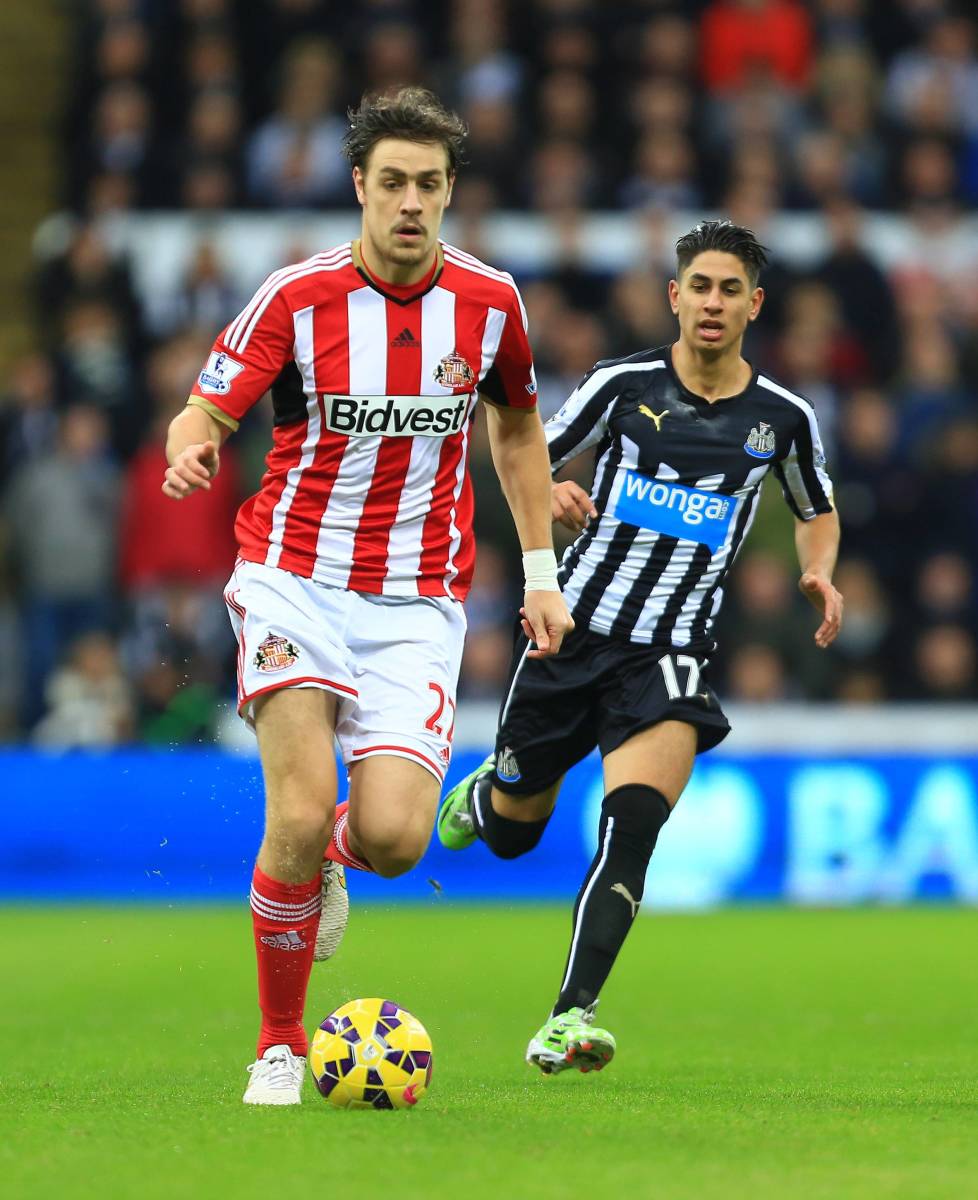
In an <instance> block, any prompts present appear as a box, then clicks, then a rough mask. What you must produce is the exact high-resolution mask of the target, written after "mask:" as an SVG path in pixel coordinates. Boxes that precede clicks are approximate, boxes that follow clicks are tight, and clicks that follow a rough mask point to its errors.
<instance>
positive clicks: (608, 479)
mask: <svg viewBox="0 0 978 1200" xmlns="http://www.w3.org/2000/svg"><path fill="white" fill-rule="evenodd" d="M676 249H677V258H678V266H677V271H676V278H675V279H674V280H672V281H671V282H670V284H669V300H670V304H671V306H672V310H673V312H674V313H675V314H676V316H677V318H678V320H679V338H678V340H677V341H676V342H675V343H674V344H673V345H672V346H666V347H663V348H661V349H658V350H643V351H641V352H639V353H638V354H634V355H632V356H631V357H629V358H625V359H617V360H611V361H605V362H600V363H598V364H597V366H595V367H594V368H593V370H592V371H591V372H590V373H589V374H588V375H587V376H586V377H585V379H584V380H583V382H582V383H581V384H580V386H579V387H578V388H577V390H576V391H575V392H574V394H573V395H572V396H571V397H570V398H569V399H568V401H567V403H566V404H565V405H564V406H563V408H562V409H561V410H560V411H559V412H558V413H557V414H556V416H554V417H553V418H552V419H551V421H550V422H549V423H548V425H547V440H548V443H549V448H550V458H551V464H552V469H553V471H554V473H556V472H557V471H558V470H559V469H560V468H561V467H562V466H563V465H564V464H565V463H567V462H569V461H570V460H571V459H573V458H576V457H577V456H578V455H579V454H581V453H583V452H585V451H588V450H592V449H593V451H594V455H595V469H594V484H593V487H592V488H591V492H590V495H589V494H588V493H587V492H585V491H584V490H583V489H582V488H581V487H579V486H578V485H577V484H576V483H573V482H569V481H568V482H563V483H557V484H554V486H553V516H554V519H555V520H559V521H560V522H561V523H562V524H564V525H566V526H568V527H569V528H571V529H573V530H575V531H578V537H577V540H576V541H575V542H574V544H573V545H572V546H571V547H570V548H569V549H568V551H567V553H566V554H565V555H564V559H563V563H562V565H561V570H560V584H561V587H562V590H563V593H564V597H565V599H566V601H567V604H568V607H569V609H570V611H571V614H572V616H573V618H574V621H575V625H576V627H575V630H574V632H573V633H572V634H571V635H570V636H569V637H568V638H565V640H564V644H563V647H562V649H561V652H560V654H559V655H558V656H557V657H556V658H549V659H538V658H532V657H528V652H529V650H530V648H531V646H532V642H531V641H530V639H529V634H530V632H531V631H530V629H529V627H528V626H527V624H526V621H525V620H524V621H523V623H522V631H521V634H520V635H519V636H518V637H517V645H516V652H515V654H514V659H513V666H512V668H511V673H510V678H509V686H508V690H507V694H506V698H505V700H504V702H503V706H502V710H501V712H500V718H499V728H498V731H497V739H496V749H495V753H494V754H493V755H492V756H491V757H490V758H489V759H487V760H486V762H485V763H484V764H483V765H482V767H480V768H479V770H478V771H476V772H475V773H474V774H473V775H470V776H469V777H468V778H467V779H465V780H463V781H462V783H460V784H459V785H458V786H457V787H456V788H454V789H453V790H452V791H451V792H449V793H448V795H447V796H446V798H445V802H444V804H443V806H442V810H441V814H440V816H439V822H438V833H439V837H440V839H441V841H442V842H443V844H445V845H446V846H448V847H449V848H452V849H462V848H464V847H465V846H467V845H470V844H471V843H472V842H473V841H474V840H475V839H476V838H481V839H482V840H483V841H484V842H486V844H487V845H488V846H489V848H490V849H491V850H492V851H493V852H494V853H495V854H496V855H498V856H499V857H501V858H515V857H517V856H519V855H521V854H525V853H526V852H527V851H529V850H531V849H533V847H534V846H535V845H536V844H537V842H538V841H539V840H540V837H541V835H542V834H543V831H544V828H545V827H546V824H547V820H548V818H549V816H550V814H551V812H552V811H553V807H554V803H555V801H556V798H557V792H558V790H559V788H560V783H561V780H562V779H563V776H564V775H565V773H566V772H567V771H568V770H569V768H570V767H572V766H573V765H574V764H575V763H576V762H578V761H580V760H581V759H582V758H584V757H585V756H586V755H587V754H588V753H590V751H591V750H593V749H594V748H595V746H597V747H598V748H599V749H600V752H601V755H602V759H603V766H604V781H605V797H604V802H603V805H602V811H601V825H600V836H599V844H598V851H597V853H596V855H595V857H594V860H593V862H592V864H591V867H590V869H589V871H588V873H587V876H586V877H585V879H584V882H583V884H582V886H581V889H580V892H579V894H578V897H577V903H576V905H575V908H574V926H573V935H572V939H571V945H570V951H569V954H568V960H567V967H566V971H565V973H564V978H563V982H562V983H561V985H560V989H559V995H558V998H557V1002H556V1004H555V1005H554V1008H553V1010H552V1012H551V1015H550V1017H549V1018H548V1020H547V1021H546V1022H545V1023H544V1025H543V1027H542V1028H541V1029H540V1030H539V1032H538V1033H537V1034H536V1036H535V1037H534V1038H533V1039H532V1040H531V1041H530V1045H529V1048H528V1050H527V1055H526V1057H527V1061H529V1062H532V1063H534V1064H536V1065H537V1066H539V1067H540V1068H541V1069H542V1070H543V1071H544V1072H546V1073H548V1074H549V1073H552V1072H556V1071H562V1070H565V1069H567V1068H568V1067H571V1066H576V1067H578V1068H579V1069H581V1070H584V1071H588V1070H591V1069H600V1068H601V1067H603V1066H604V1065H605V1064H606V1063H607V1062H608V1061H609V1060H610V1058H611V1056H612V1055H613V1054H614V1049H615V1042H614V1038H613V1037H612V1036H611V1034H610V1033H609V1032H608V1031H607V1030H604V1029H599V1028H597V1027H596V1026H595V1025H594V1021H593V1017H594V1005H595V1003H596V1001H597V997H598V993H599V992H600V990H601V987H602V986H603V984H604V982H605V980H606V978H607V976H608V973H609V972H610V970H611V967H612V965H613V964H614V961H615V958H616V957H617V955H618V952H619V950H620V949H621V946H622V944H623V942H624V940H625V937H626V935H627V933H628V930H629V928H630V927H631V924H632V921H633V920H634V918H635V915H636V913H637V912H638V908H639V904H640V902H641V899H642V894H643V890H644V886H645V877H646V871H647V869H648V865H649V860H650V859H651V856H652V852H653V850H654V848H655V843H656V838H657V837H658V834H659V830H660V829H661V828H662V826H663V824H664V823H665V821H666V820H667V818H668V816H669V813H670V812H671V810H672V808H673V807H674V806H675V804H676V802H677V801H678V799H679V797H680V795H681V793H682V791H683V789H684V788H685V786H686V783H687V781H688V780H689V776H690V773H691V771H692V768H693V760H694V758H695V756H696V754H698V753H701V752H702V751H705V750H709V749H711V748H712V747H713V746H716V745H717V744H718V743H719V742H720V741H722V739H723V738H724V737H725V736H726V735H727V733H728V732H729V730H730V726H729V724H728V722H727V719H726V717H725V716H724V714H723V712H722V710H721V708H720V705H719V703H718V701H717V698H716V696H715V695H714V693H713V691H712V689H711V687H710V685H709V682H708V669H709V656H710V654H711V653H712V652H713V649H714V642H713V640H712V638H711V629H712V626H713V622H714V619H715V617H716V614H717V612H718V611H719V608H720V605H721V603H722V600H723V584H724V580H725V578H726V575H727V571H728V570H729V569H730V566H731V564H732V563H733V560H734V558H735V557H736V555H737V551H738V550H739V548H740V546H741V544H742V542H743V540H744V538H745V537H746V535H747V533H748V531H749V529H750V526H751V522H752V521H753V519H754V514H755V512H756V510H757V504H758V500H759V498H760V490H761V484H762V483H763V481H764V479H765V477H766V476H767V474H768V473H769V472H772V471H773V473H774V475H775V477H776V478H777V480H778V482H779V484H780V485H781V490H782V492H783V494H784V498H785V501H786V502H787V504H788V507H789V509H790V510H791V512H792V514H793V516H794V518H795V545H796V547H797V552H798V561H799V564H800V567H801V577H800V581H799V585H800V588H801V591H802V592H803V594H804V595H805V596H806V597H807V598H808V599H809V600H810V601H811V602H812V604H813V605H814V606H815V608H816V609H817V610H818V612H819V614H820V617H821V620H820V623H819V625H818V628H817V630H816V632H815V641H816V643H817V644H818V645H819V646H820V647H823V648H824V647H826V646H829V645H830V644H831V643H832V641H833V640H834V639H835V637H836V635H837V634H838V631H839V626H840V622H841V619H842V597H841V596H840V595H839V593H838V592H837V591H836V589H835V588H834V587H833V586H832V572H833V569H834V567H835V560H836V555H837V552H838V545H839V521H838V517H837V515H836V512H835V509H834V508H833V505H832V485H831V482H830V480H829V478H828V476H827V474H826V472H825V459H824V456H823V454H822V447H821V442H820V439H819V433H818V424H817V422H816V419H815V412H814V409H813V408H812V406H811V404H810V403H809V402H808V401H807V400H805V399H804V398H803V397H802V396H798V395H796V394H795V393H794V392H791V391H789V390H788V389H787V388H785V387H782V386H781V385H780V384H778V383H776V382H774V381H773V380H772V379H769V378H768V377H766V376H765V375H762V374H760V373H758V372H757V371H756V370H755V369H754V368H753V367H752V366H751V365H750V363H748V362H747V361H746V360H745V359H744V358H743V356H742V353H741V348H742V344H743V338H744V333H745V331H746V329H747V325H748V322H750V321H753V320H755V318H756V317H757V315H758V313H759V312H760V309H761V304H762V302H763V299H764V293H763V290H762V289H761V288H760V287H758V275H759V273H760V269H761V267H762V266H763V265H764V262H765V261H766V260H765V254H764V249H763V247H761V246H760V245H759V243H758V242H757V239H756V238H755V237H754V235H753V233H752V232H751V231H750V230H748V229H744V228H741V227H739V226H736V225H732V224H731V223H730V222H728V221H704V222H702V223H701V224H699V225H697V226H696V228H695V229H693V230H691V231H690V232H689V233H687V234H686V235H685V236H684V237H682V238H680V240H679V242H678V244H677V247H676Z"/></svg>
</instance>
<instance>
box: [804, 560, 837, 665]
mask: <svg viewBox="0 0 978 1200" xmlns="http://www.w3.org/2000/svg"><path fill="white" fill-rule="evenodd" d="M798 587H799V589H800V590H801V594H802V595H803V596H805V597H806V599H808V600H809V601H811V603H812V604H813V605H814V607H815V608H816V609H818V611H819V612H820V613H821V614H822V624H821V625H819V627H818V629H817V630H816V631H815V645H816V646H818V647H820V649H822V650H824V649H825V648H826V646H831V645H832V643H833V642H834V641H835V639H836V638H837V637H838V635H839V630H840V629H841V628H842V593H841V592H838V591H836V589H835V588H834V587H833V586H832V584H831V583H830V582H829V581H828V580H827V579H826V578H825V577H824V576H822V575H815V574H813V573H812V572H806V573H805V574H804V575H802V577H801V579H800V580H799V581H798Z"/></svg>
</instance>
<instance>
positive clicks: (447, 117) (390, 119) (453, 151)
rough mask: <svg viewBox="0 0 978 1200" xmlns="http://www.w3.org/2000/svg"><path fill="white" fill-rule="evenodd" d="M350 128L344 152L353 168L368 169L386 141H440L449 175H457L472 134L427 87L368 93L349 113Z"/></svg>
mask: <svg viewBox="0 0 978 1200" xmlns="http://www.w3.org/2000/svg"><path fill="white" fill-rule="evenodd" d="M347 116H348V117H349V120H350V128H349V129H348V130H347V132H346V136H345V137H344V139H343V153H344V154H345V155H346V157H347V158H348V159H349V162H350V166H351V167H359V168H360V170H361V171H362V170H364V168H365V167H366V163H367V159H368V158H369V157H370V151H371V150H372V149H373V148H374V146H375V145H376V144H377V143H378V142H379V141H380V140H381V139H382V138H389V137H393V138H403V139H404V140H405V141H408V142H440V143H441V145H443V146H444V147H445V153H446V154H447V155H448V173H449V175H454V174H455V172H456V170H457V169H458V165H459V163H460V162H461V161H462V146H463V144H464V142H465V138H466V136H467V134H468V130H467V129H466V127H465V122H464V121H463V120H462V118H461V117H460V116H459V115H458V113H454V112H452V111H451V110H450V109H448V108H446V107H445V106H444V104H442V102H441V101H440V100H439V99H438V97H437V96H436V95H435V94H434V92H429V91H428V89H427V88H423V87H402V88H398V89H397V91H394V92H384V93H380V94H377V93H374V94H370V93H368V94H366V95H365V96H364V97H363V99H362V100H361V101H360V107H359V108H351V109H350V110H349V111H348V112H347Z"/></svg>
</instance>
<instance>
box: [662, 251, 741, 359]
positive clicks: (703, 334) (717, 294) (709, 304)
mask: <svg viewBox="0 0 978 1200" xmlns="http://www.w3.org/2000/svg"><path fill="white" fill-rule="evenodd" d="M763 301H764V291H763V289H762V288H759V287H755V288H752V287H751V285H750V280H749V279H748V278H747V271H746V269H745V267H744V264H743V263H742V262H741V261H740V259H739V258H738V257H737V256H736V255H735V254H726V253H724V252H723V251H721V250H704V251H703V253H702V254H697V256H696V257H695V258H694V259H693V261H692V262H691V263H690V264H689V266H688V267H687V268H686V270H685V271H683V273H682V275H681V277H680V278H679V279H678V280H676V279H672V280H670V281H669V303H670V304H671V305H672V311H673V312H674V313H675V314H676V316H677V317H678V318H679V332H680V334H681V336H682V338H683V341H685V342H686V344H687V345H688V346H690V347H691V348H692V349H694V350H696V351H698V352H700V353H707V354H722V353H723V352H724V351H727V350H731V349H735V352H736V353H737V354H739V353H740V343H741V340H742V339H743V336H744V330H745V329H746V328H747V325H748V323H749V322H750V321H753V320H754V318H755V317H756V316H757V314H758V313H759V312H760V311H761V304H762V303H763Z"/></svg>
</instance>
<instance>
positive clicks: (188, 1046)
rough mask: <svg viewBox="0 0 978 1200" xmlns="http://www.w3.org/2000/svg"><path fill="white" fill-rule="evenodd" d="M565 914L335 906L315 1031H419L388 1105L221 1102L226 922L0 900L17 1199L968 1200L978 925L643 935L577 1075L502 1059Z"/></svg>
mask: <svg viewBox="0 0 978 1200" xmlns="http://www.w3.org/2000/svg"><path fill="white" fill-rule="evenodd" d="M569 924H570V920H569V913H568V912H567V911H563V910H556V909H532V908H502V907H500V908H493V909H486V908H461V907H460V908H449V907H447V906H446V905H444V904H440V903H435V902H433V903H432V905H431V906H425V907H418V908H413V909H397V910H385V909H382V908H379V907H361V908H359V909H358V908H357V907H356V899H355V895H354V910H353V913H352V917H351V926H350V931H349V933H348V935H347V940H346V942H345V944H344V946H343V947H342V949H341V951H340V953H339V954H338V956H337V958H336V959H335V960H334V961H333V962H332V963H327V964H321V965H318V966H317V967H316V968H315V970H314V975H313V984H312V989H311V993H310V1004H309V1010H308V1015H309V1022H308V1023H309V1024H310V1025H313V1024H315V1023H316V1022H318V1020H319V1019H320V1017H321V1016H322V1015H325V1013H326V1012H328V1011H329V1010H330V1009H331V1008H333V1007H334V1006H335V1005H336V1004H338V1003H340V1002H342V1001H343V1000H347V999H351V998H352V997H354V996H358V995H361V996H370V995H385V996H386V995H390V996H391V998H393V999H395V1000H397V1001H398V1003H400V1004H402V1005H404V1006H405V1007H407V1008H410V1009H411V1010H412V1011H414V1012H415V1013H417V1015H418V1016H420V1017H421V1019H422V1020H423V1021H424V1022H425V1024H426V1025H427V1027H428V1029H429V1031H430V1033H431V1035H432V1038H433V1041H434V1047H435V1060H434V1061H435V1068H434V1076H433V1083H432V1089H431V1091H430V1092H429V1094H428V1095H427V1096H426V1097H425V1099H424V1100H423V1101H422V1103H421V1104H420V1105H419V1106H418V1108H417V1109H415V1110H412V1111H410V1112H393V1113H389V1112H377V1113H375V1112H350V1113H344V1112H337V1111H335V1110H333V1109H330V1108H328V1107H327V1105H326V1104H325V1103H324V1102H323V1101H321V1100H320V1099H319V1098H318V1096H317V1094H316V1092H315V1089H314V1087H313V1086H312V1083H311V1081H309V1082H308V1083H307V1086H306V1093H305V1103H304V1104H303V1106H302V1108H301V1109H279V1110H269V1109H252V1108H245V1107H244V1106H243V1105H242V1104H241V1093H242V1090H243V1088H244V1085H245V1082H246V1075H245V1072H244V1066H245V1064H246V1063H247V1062H249V1061H250V1059H251V1057H252V1053H253V1050H254V1038H255V1032H256V1028H257V1026H256V1015H255V1002H254V995H253V971H254V968H253V965H252V950H251V926H250V920H249V916H248V912H247V909H246V908H244V907H242V908H241V909H240V910H230V909H208V908H187V909H182V910H178V909H138V910H134V909H111V908H100V909H80V908H65V909H46V910H32V909H23V908H7V909H3V910H0V945H2V946H3V967H4V970H3V983H2V989H0V997H2V998H0V1015H2V1020H3V1029H4V1039H3V1042H4V1047H3V1055H2V1058H0V1129H2V1131H3V1135H4V1136H3V1138H2V1139H0V1193H2V1195H3V1196H4V1197H9V1198H11V1200H13V1198H15V1197H17V1198H19V1197H29V1198H31V1200H37V1198H40V1200H45V1198H46V1197H49V1196H50V1197H57V1198H58V1200H75V1198H76V1197H78V1198H82V1197H85V1198H88V1197H91V1198H93V1200H94V1198H96V1197H97V1198H98V1200H114V1198H115V1197H120V1198H123V1197H124V1198H129V1197H134V1198H135V1197H139V1198H141V1200H157V1198H160V1200H162V1198H163V1197H166V1198H167V1200H169V1198H172V1197H179V1198H183V1197H187V1198H191V1200H197V1198H198V1197H200V1198H210V1197H215V1198H217V1197H236V1198H240V1200H285V1198H286V1197H291V1196H294V1195H298V1194H300V1189H301V1194H303V1195H306V1196H308V1195H325V1196H332V1195H337V1196H340V1197H350V1198H351V1200H375V1198H377V1200H380V1198H381V1197H383V1198H384V1200H387V1198H388V1197H397V1198H398V1200H414V1198H416V1197H417V1198H420V1197H426V1198H428V1200H442V1198H443V1197H444V1198H445V1200H449V1198H452V1200H454V1198H455V1197H459V1198H464V1200H483V1198H486V1200H488V1198H490V1197H492V1200H499V1198H500V1197H503V1198H506V1197H513V1198H517V1200H520V1198H523V1197H528V1198H532V1200H538V1198H539V1200H550V1198H556V1197H561V1198H562V1197H576V1196H588V1195H591V1194H593V1193H597V1194H598V1195H599V1196H600V1197H602V1198H604V1197H613V1196H614V1197H633V1198H636V1200H644V1198H645V1197H655V1198H656V1200H672V1198H677V1200H678V1198H679V1197H682V1198H684V1200H685V1198H695V1200H714V1198H715V1200H740V1198H744V1200H746V1198H748V1197H749V1198H750V1200H767V1198H768V1197H771V1198H776V1200H782V1198H783V1200H823V1198H824V1200H850V1198H855V1197H859V1198H860V1200H862V1198H866V1200H886V1198H890V1197H892V1198H893V1200H897V1198H899V1200H918V1198H920V1200H923V1198H935V1200H937V1198H940V1200H952V1198H953V1200H966V1198H968V1197H972V1196H978V1036H976V1026H978V1021H976V1017H978V1006H976V998H978V956H976V953H975V950H976V947H978V913H976V912H974V911H959V910H958V911H955V910H910V911H849V912H786V911H781V910H760V911H732V912H723V913H716V914H710V915H704V916H654V917H645V916H643V917H642V918H640V919H639V920H638V921H637V923H636V925H635V928H634V929H633V932H632V934H631V937H630V940H629V942H628V945H627V946H626V949H625V954H624V957H623V960H622V961H621V962H620V964H619V966H618V969H617V973H616V974H615V975H614V976H613V977H612V980H611V981H610V983H609V985H608V986H607V988H606V989H605V994H604V997H603V999H602V1005H601V1019H602V1023H604V1024H606V1025H607V1026H608V1027H609V1028H610V1029H611V1030H612V1031H613V1032H614V1033H615V1034H616V1035H617V1037H618V1047H619V1049H618V1056H617V1058H616V1059H615V1061H614V1063H613V1064H612V1065H611V1067H609V1069H608V1070H606V1071H604V1072H603V1073H602V1074H600V1075H593V1074H592V1075H587V1076H581V1075H579V1074H576V1073H575V1074H573V1075H570V1074H564V1075H562V1076H560V1077H559V1078H550V1079H548V1078H545V1077H543V1076H540V1075H538V1074H536V1073H534V1072H532V1071H531V1069H530V1068H529V1067H527V1066H525V1065H524V1063H523V1061H522V1054H523V1050H524V1048H525V1045H526V1042H527V1040H528V1038H529V1037H530V1035H531V1034H532V1033H533V1032H535V1030H536V1027H537V1025H538V1024H539V1023H540V1021H541V1020H542V1019H543V1017H544V1016H545V1014H546V1011H547V1009H548V1006H549V1004H550V1003H551V1001H552V998H553V994H554V990H555V987H556V984H557V983H558V982H559V978H560V973H561V970H562V967H563V955H564V950H565V945H566V937H567V934H568V931H569Z"/></svg>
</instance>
